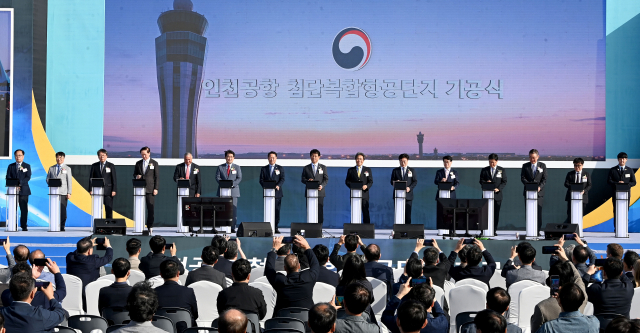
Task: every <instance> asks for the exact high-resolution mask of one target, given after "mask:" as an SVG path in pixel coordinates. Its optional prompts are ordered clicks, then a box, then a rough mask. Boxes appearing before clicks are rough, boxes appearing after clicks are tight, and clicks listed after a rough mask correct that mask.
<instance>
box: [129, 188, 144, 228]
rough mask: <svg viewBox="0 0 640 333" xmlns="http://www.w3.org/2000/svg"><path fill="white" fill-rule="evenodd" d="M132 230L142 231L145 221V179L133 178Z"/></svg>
mask: <svg viewBox="0 0 640 333" xmlns="http://www.w3.org/2000/svg"><path fill="white" fill-rule="evenodd" d="M132 183H133V232H142V231H143V230H144V224H145V223H146V214H145V213H146V211H145V209H146V203H145V194H146V193H145V191H146V186H147V181H146V180H144V179H133V180H132Z"/></svg>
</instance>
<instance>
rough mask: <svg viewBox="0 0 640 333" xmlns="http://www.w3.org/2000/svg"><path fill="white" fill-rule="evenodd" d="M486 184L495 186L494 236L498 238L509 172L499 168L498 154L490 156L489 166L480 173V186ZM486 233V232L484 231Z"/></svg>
mask: <svg viewBox="0 0 640 333" xmlns="http://www.w3.org/2000/svg"><path fill="white" fill-rule="evenodd" d="M486 183H493V184H495V186H496V188H495V189H494V192H495V194H494V195H493V235H488V236H497V235H496V233H497V231H498V222H500V206H502V191H503V190H504V187H505V186H507V172H506V170H505V169H504V168H503V167H501V166H498V154H490V155H489V166H488V167H485V168H483V169H482V170H481V171H480V185H482V184H486ZM483 231H484V230H483Z"/></svg>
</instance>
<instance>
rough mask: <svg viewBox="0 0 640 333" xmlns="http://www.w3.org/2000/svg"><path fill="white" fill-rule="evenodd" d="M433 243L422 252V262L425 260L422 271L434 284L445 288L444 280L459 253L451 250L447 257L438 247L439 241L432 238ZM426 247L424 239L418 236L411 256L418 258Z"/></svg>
mask: <svg viewBox="0 0 640 333" xmlns="http://www.w3.org/2000/svg"><path fill="white" fill-rule="evenodd" d="M431 244H432V245H431V247H430V248H428V249H426V250H424V253H423V254H422V262H424V267H423V268H422V273H423V275H424V276H425V277H426V278H431V281H432V282H433V285H434V286H438V287H440V288H443V289H444V281H445V280H446V278H447V274H449V270H450V269H451V267H452V266H453V265H454V264H455V262H456V257H457V253H456V252H454V251H451V254H449V257H448V258H447V256H445V254H444V253H443V252H442V250H440V247H438V242H436V240H435V239H431ZM425 247H426V246H425V245H424V239H420V238H418V239H417V240H416V248H415V249H414V250H413V253H412V254H411V256H410V257H409V258H415V259H418V254H419V253H420V250H421V249H423V248H425Z"/></svg>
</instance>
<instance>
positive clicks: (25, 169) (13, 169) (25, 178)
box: [5, 162, 31, 195]
mask: <svg viewBox="0 0 640 333" xmlns="http://www.w3.org/2000/svg"><path fill="white" fill-rule="evenodd" d="M21 167H22V170H20V171H18V165H17V163H11V164H9V166H8V167H7V176H6V177H5V179H18V180H19V181H20V192H18V194H19V195H31V189H30V188H29V180H31V166H30V165H29V164H27V163H25V162H22V165H21Z"/></svg>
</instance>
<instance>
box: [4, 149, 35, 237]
mask: <svg viewBox="0 0 640 333" xmlns="http://www.w3.org/2000/svg"><path fill="white" fill-rule="evenodd" d="M13 156H14V157H15V158H16V163H12V164H9V166H7V176H6V177H5V178H6V179H18V180H19V181H20V186H19V187H18V205H19V206H20V228H22V231H28V230H27V216H28V215H29V196H30V195H31V189H30V188H29V180H31V166H30V165H29V164H27V163H25V162H24V150H22V149H16V151H15V152H13Z"/></svg>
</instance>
